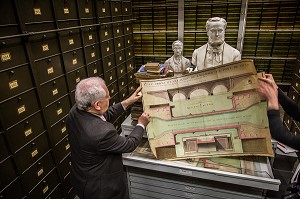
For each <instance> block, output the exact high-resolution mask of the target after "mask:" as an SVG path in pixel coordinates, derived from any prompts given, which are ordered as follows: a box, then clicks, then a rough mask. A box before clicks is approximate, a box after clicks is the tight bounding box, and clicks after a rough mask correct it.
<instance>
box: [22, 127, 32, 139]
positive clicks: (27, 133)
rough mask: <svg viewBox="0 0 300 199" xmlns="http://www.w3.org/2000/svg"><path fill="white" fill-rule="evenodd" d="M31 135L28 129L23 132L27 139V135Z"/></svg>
mask: <svg viewBox="0 0 300 199" xmlns="http://www.w3.org/2000/svg"><path fill="white" fill-rule="evenodd" d="M31 134H32V130H31V128H30V129H27V130H26V131H25V132H24V135H25V137H27V136H29V135H31Z"/></svg>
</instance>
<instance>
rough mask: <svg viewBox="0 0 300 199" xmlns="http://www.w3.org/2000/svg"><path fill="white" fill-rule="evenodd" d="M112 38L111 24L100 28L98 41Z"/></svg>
mask: <svg viewBox="0 0 300 199" xmlns="http://www.w3.org/2000/svg"><path fill="white" fill-rule="evenodd" d="M112 38H113V29H112V25H111V24H107V25H101V26H100V41H101V42H102V41H106V40H109V39H112Z"/></svg>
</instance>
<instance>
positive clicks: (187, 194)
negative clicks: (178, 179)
mask: <svg viewBox="0 0 300 199" xmlns="http://www.w3.org/2000/svg"><path fill="white" fill-rule="evenodd" d="M184 195H185V196H187V197H189V198H194V197H195V194H193V193H184Z"/></svg>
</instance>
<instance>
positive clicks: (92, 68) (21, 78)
mask: <svg viewBox="0 0 300 199" xmlns="http://www.w3.org/2000/svg"><path fill="white" fill-rule="evenodd" d="M129 53H131V51H129ZM124 54H125V52H124V51H119V52H117V53H116V54H111V55H109V56H107V57H105V58H104V59H103V60H97V61H95V62H93V63H91V64H88V65H87V66H86V67H85V66H82V67H78V68H75V70H73V71H71V72H69V73H68V74H66V77H67V82H68V86H69V90H70V91H72V90H74V89H75V85H76V84H77V83H78V82H79V81H80V80H81V79H83V78H85V77H87V76H96V75H97V76H100V75H103V74H104V78H105V81H106V82H107V84H110V83H111V82H113V81H115V80H116V79H117V78H118V77H121V76H123V75H124V74H126V73H128V74H130V76H129V78H128V81H129V82H130V81H131V80H132V78H133V76H132V73H134V72H133V69H134V64H135V63H134V57H131V58H129V59H128V60H127V61H123V62H121V61H122V60H123V59H124V60H126V59H125V58H123V57H124V56H125V55H124ZM116 56H118V59H119V60H120V59H122V60H121V61H118V62H116ZM76 59H77V58H76ZM102 61H103V63H102ZM117 63H118V65H117ZM33 69H34V70H35V73H36V77H37V80H38V82H39V83H40V84H41V90H42V92H44V94H45V95H44V94H42V98H43V96H44V98H43V99H45V100H43V99H42V102H43V104H45V105H47V104H48V103H49V102H50V101H53V100H54V99H58V98H59V97H61V96H62V95H64V94H65V93H66V92H67V86H66V81H65V77H63V75H64V72H63V68H62V63H61V56H60V55H57V56H54V57H51V58H49V59H45V60H41V61H40V62H37V63H35V64H34V68H33ZM103 71H104V73H103ZM0 78H1V79H2V81H3V83H2V84H1V85H0V92H1V93H2V95H1V96H0V102H1V101H3V100H5V99H8V98H10V97H12V96H15V95H16V94H19V93H21V92H24V91H26V90H28V89H30V88H32V87H33V81H32V76H31V73H30V68H29V66H28V65H27V64H26V65H24V66H20V67H18V68H14V69H10V70H6V71H4V72H1V73H0ZM50 81H51V82H50ZM56 87H59V88H60V89H59V88H56ZM51 88H52V89H51ZM49 89H51V91H52V93H48V91H50V90H49ZM55 89H57V90H55ZM48 94H50V97H49V96H48Z"/></svg>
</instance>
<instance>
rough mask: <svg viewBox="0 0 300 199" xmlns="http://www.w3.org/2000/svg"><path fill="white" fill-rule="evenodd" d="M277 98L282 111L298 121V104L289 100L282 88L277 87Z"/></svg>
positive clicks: (299, 115)
mask: <svg viewBox="0 0 300 199" xmlns="http://www.w3.org/2000/svg"><path fill="white" fill-rule="evenodd" d="M278 100H279V103H280V105H281V106H282V108H283V109H284V111H285V112H286V113H287V114H288V115H289V116H291V117H292V118H293V119H294V120H297V121H298V122H300V113H299V108H298V105H297V104H296V103H295V102H294V101H293V100H291V99H290V98H289V97H288V96H287V95H286V94H284V93H283V91H282V90H280V89H278Z"/></svg>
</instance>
